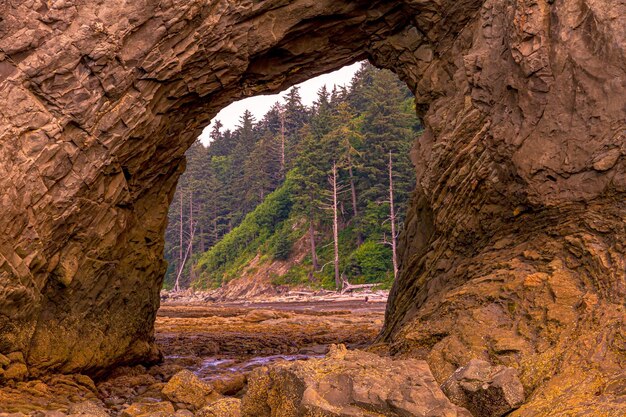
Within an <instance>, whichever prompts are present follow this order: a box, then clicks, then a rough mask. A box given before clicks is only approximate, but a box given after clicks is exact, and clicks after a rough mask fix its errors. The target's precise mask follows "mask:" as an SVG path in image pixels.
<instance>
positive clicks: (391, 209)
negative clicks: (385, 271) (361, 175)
mask: <svg viewBox="0 0 626 417" xmlns="http://www.w3.org/2000/svg"><path fill="white" fill-rule="evenodd" d="M389 221H390V222H391V254H392V261H393V278H394V279H396V278H397V277H398V257H397V248H396V212H395V210H394V206H393V164H392V161H391V151H389Z"/></svg>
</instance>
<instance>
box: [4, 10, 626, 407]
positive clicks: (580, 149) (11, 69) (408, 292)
mask: <svg viewBox="0 0 626 417" xmlns="http://www.w3.org/2000/svg"><path fill="white" fill-rule="evenodd" d="M7 3H8V4H7ZM7 3H3V4H1V5H0V16H1V17H2V19H3V20H2V21H0V100H2V103H3V106H2V108H0V126H1V127H2V129H1V130H0V191H1V192H0V207H1V208H2V216H1V217H0V231H2V233H0V303H1V304H0V352H4V353H8V352H12V351H22V352H25V353H26V357H27V362H28V364H29V366H30V370H31V373H35V374H36V373H38V372H42V371H49V370H59V371H63V372H71V371H78V370H84V371H90V372H96V371H97V370H100V369H103V368H106V367H109V366H112V365H115V364H119V363H125V362H134V361H145V360H150V359H156V358H157V357H158V353H157V352H156V350H155V349H154V347H153V344H152V337H153V336H152V334H153V325H152V323H153V320H154V316H155V312H156V309H157V307H158V290H159V287H160V284H161V280H162V276H163V273H164V269H165V265H164V262H163V260H162V252H163V231H164V227H165V221H166V213H167V208H168V204H169V202H170V200H171V198H172V193H173V191H174V187H175V184H176V180H177V178H178V176H179V175H180V173H181V172H182V170H183V168H184V162H183V154H184V151H185V149H186V148H187V147H188V146H189V145H190V144H191V143H192V142H193V140H194V138H195V137H196V136H197V135H198V134H199V132H200V128H201V127H202V126H205V125H206V124H207V123H208V121H209V119H210V118H211V117H212V116H213V115H214V114H216V113H217V111H218V110H219V109H221V108H223V107H224V106H225V105H227V104H228V103H230V102H231V101H233V100H235V99H238V98H240V97H242V96H247V95H253V94H260V93H263V92H269V91H275V90H278V89H282V88H284V87H286V86H288V85H291V84H294V83H296V82H299V81H302V80H304V79H307V78H310V77H312V76H314V75H317V74H320V73H322V72H325V71H328V70H331V69H335V68H338V67H340V66H342V65H344V64H348V63H351V62H354V61H356V60H358V59H362V58H369V59H370V60H371V61H372V62H374V63H375V64H376V65H378V66H381V67H386V68H390V69H392V70H393V71H395V72H396V73H397V74H398V75H399V76H400V77H401V78H402V79H403V80H405V81H406V82H407V84H408V85H409V87H410V88H411V89H412V90H413V91H414V93H415V95H416V100H417V104H418V112H419V113H420V115H421V116H422V117H423V119H424V122H425V124H426V126H427V130H426V133H425V134H424V135H423V136H422V137H420V138H419V140H418V142H417V143H416V146H415V150H414V153H413V156H414V161H415V163H416V171H417V172H416V175H417V178H418V185H417V189H416V192H415V195H414V198H413V201H412V204H411V207H410V210H409V213H408V217H407V226H406V231H405V233H404V235H403V238H402V247H403V249H402V256H401V257H402V259H401V265H402V273H401V276H400V278H399V280H398V282H397V283H396V285H395V287H394V289H393V292H392V297H391V300H390V303H389V306H388V311H387V322H386V330H385V331H384V333H383V335H382V338H381V340H384V341H386V342H388V343H389V345H390V347H391V350H392V352H393V353H408V354H410V355H413V356H417V357H421V358H424V359H427V360H428V362H429V364H430V366H431V368H432V370H433V374H434V375H435V377H436V378H437V379H438V380H439V381H440V382H442V381H443V380H445V379H446V378H447V377H448V376H449V375H450V374H451V373H452V372H453V371H454V370H455V369H456V368H457V367H459V366H461V365H464V364H466V363H467V362H468V361H469V360H470V359H471V358H473V357H479V358H483V359H489V360H491V361H492V362H498V363H503V364H505V365H508V366H514V367H517V368H519V370H520V377H521V380H522V383H523V384H524V387H525V389H526V391H527V396H528V397H530V403H529V405H528V407H534V409H535V410H540V411H541V412H545V413H551V412H555V411H554V410H555V409H552V408H550V407H559V404H563V401H565V400H568V399H575V401H576V402H577V403H578V404H583V405H584V404H585V403H593V404H596V405H597V407H603V408H598V409H602V410H610V409H611V407H618V405H616V404H617V402H616V401H614V399H615V397H616V396H618V395H620V393H621V392H620V390H623V388H620V387H623V383H622V382H623V377H619V375H618V374H619V371H620V370H621V369H622V367H623V366H624V362H625V361H626V330H625V329H624V323H623V322H624V314H625V313H624V305H623V300H624V296H626V277H625V272H624V271H625V270H626V259H625V253H626V230H625V227H626V226H625V225H626V203H625V202H624V201H626V200H625V197H626V133H625V126H626V121H625V117H626V109H625V107H624V97H625V96H626V95H625V94H626V64H625V63H626V56H625V55H626V53H625V50H626V45H625V42H626V22H625V16H626V6H625V5H624V4H623V3H622V2H620V1H619V0H585V1H583V0H581V1H576V2H573V1H566V0H534V1H526V0H503V1H495V0H494V1H491V0H486V1H482V0H466V1H452V0H450V1H448V0H443V1H435V0H419V1H418V0H402V1H395V2H388V1H337V0H333V1H330V0H315V1H313V0H296V1H282V0H275V1H239V2H233V1H218V0H216V1H209V0H196V1H188V0H186V1H182V0H162V1H157V0H144V1H134V2H126V1H121V0H119V1H109V2H106V3H101V2H97V1H86V0H83V1H81V0H75V1H72V0H67V1H57V2H44V1H37V0H31V1H27V2H10V3H9V2H7ZM20 3H21V4H20ZM582 369H584V370H585V371H584V372H582V371H581V370H582ZM555 373H556V376H554V375H555ZM581 375H582V376H581ZM620 378H621V379H620ZM546 381H547V382H546ZM620 381H622V382H620ZM540 387H541V390H539V391H535V390H536V389H537V388H540ZM574 387H577V388H574ZM533 392H536V393H537V394H536V395H534V396H533V395H532V394H533ZM541 392H543V393H546V395H545V396H542V395H540V393H541ZM528 394H530V395H528ZM559 396H562V397H559ZM554 398H560V399H561V400H560V401H554ZM611 404H613V405H611ZM583 405H581V407H583ZM596 405H594V407H595V406H596ZM583 408H584V407H583ZM615 409H616V408H615ZM520 412H524V409H522V410H521V411H520Z"/></svg>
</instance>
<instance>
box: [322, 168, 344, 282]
mask: <svg viewBox="0 0 626 417" xmlns="http://www.w3.org/2000/svg"><path fill="white" fill-rule="evenodd" d="M328 183H329V184H330V201H331V203H330V204H329V205H326V207H325V208H326V209H328V210H330V211H331V212H332V217H333V246H334V258H333V264H334V266H335V287H336V289H337V291H341V288H342V284H343V283H342V280H341V276H340V272H339V218H338V214H337V210H338V200H339V199H338V195H339V193H340V192H341V188H342V187H340V186H339V185H338V183H337V164H336V162H335V161H333V167H332V170H331V173H330V175H329V176H328Z"/></svg>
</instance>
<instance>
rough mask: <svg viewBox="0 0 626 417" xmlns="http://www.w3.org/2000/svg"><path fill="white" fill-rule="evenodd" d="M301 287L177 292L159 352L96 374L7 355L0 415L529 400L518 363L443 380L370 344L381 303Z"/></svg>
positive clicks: (360, 412) (456, 411)
mask: <svg viewBox="0 0 626 417" xmlns="http://www.w3.org/2000/svg"><path fill="white" fill-rule="evenodd" d="M370 296H371V295H370ZM193 297H199V295H197V294H196V295H193ZM302 297H304V298H307V296H306V294H299V295H294V296H293V298H294V300H292V302H284V301H283V302H265V303H238V304H234V303H233V304H230V305H216V304H212V303H206V302H196V303H194V304H189V299H188V298H189V296H187V298H185V297H183V298H180V297H169V298H170V299H171V300H174V299H176V300H177V301H170V302H167V303H165V304H164V305H163V306H162V308H161V310H160V311H159V316H158V319H157V324H156V329H157V343H158V345H159V347H160V349H161V351H162V353H163V361H162V362H161V363H160V364H158V365H154V366H151V367H144V366H135V367H121V368H117V369H116V370H114V371H113V372H111V373H110V374H108V375H104V376H100V377H99V378H95V379H92V378H90V377H89V376H86V375H79V374H74V375H51V376H46V377H43V378H39V379H36V380H27V379H28V378H27V377H28V375H27V374H26V368H25V367H22V366H19V363H20V361H23V359H21V358H17V357H11V358H6V359H7V360H5V359H3V358H0V359H1V361H0V364H1V365H2V369H3V374H2V375H3V378H4V385H3V386H2V387H0V416H11V417H23V416H38V417H62V416H68V415H69V416H94V417H105V416H121V417H144V416H145V417H148V416H161V417H166V416H167V417H170V416H172V417H174V416H177V417H194V416H196V417H200V416H202V417H240V416H250V417H253V416H278V417H290V416H294V417H295V416H346V417H347V416H372V417H373V416H429V417H436V416H445V417H454V416H459V417H460V416H464V417H470V416H500V415H503V414H505V413H507V412H509V411H511V410H512V409H514V408H516V407H517V406H519V405H520V404H521V403H522V402H523V400H524V392H523V388H522V385H521V384H520V383H519V380H518V379H517V374H516V371H515V370H513V369H512V368H505V367H503V366H499V367H492V366H490V365H489V364H488V363H487V362H484V361H478V360H475V361H472V362H470V363H469V364H468V366H466V367H464V368H462V369H459V371H457V372H456V373H455V374H454V375H453V376H452V377H451V378H450V379H449V380H448V381H446V383H445V384H444V385H443V386H440V384H439V383H438V382H437V381H436V380H435V378H434V377H433V375H432V373H431V372H430V369H429V367H428V365H427V363H426V362H424V361H420V360H415V359H391V358H389V357H385V350H384V348H383V347H379V348H373V349H369V350H370V351H365V350H363V349H366V348H367V346H369V345H371V343H372V342H373V341H374V339H375V337H376V336H377V334H378V333H379V332H380V329H381V328H382V324H383V315H384V308H385V303H384V302H380V301H371V300H369V297H368V301H365V296H362V295H361V296H341V297H335V298H336V299H335V300H334V301H329V300H326V299H323V300H320V299H318V301H314V300H312V299H310V298H307V300H306V301H303V299H302ZM374 298H376V296H374ZM295 299H299V301H297V300H295ZM331 299H332V297H331ZM182 302H185V303H182ZM338 343H340V344H338ZM346 346H348V347H349V349H348V348H346ZM373 351H376V352H377V353H378V354H376V353H373ZM14 356H15V355H14Z"/></svg>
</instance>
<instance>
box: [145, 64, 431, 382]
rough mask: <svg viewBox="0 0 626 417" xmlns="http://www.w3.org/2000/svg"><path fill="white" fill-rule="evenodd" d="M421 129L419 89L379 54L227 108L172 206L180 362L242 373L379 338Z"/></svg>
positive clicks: (168, 332) (195, 148) (171, 345)
mask: <svg viewBox="0 0 626 417" xmlns="http://www.w3.org/2000/svg"><path fill="white" fill-rule="evenodd" d="M421 131H422V125H421V123H420V120H419V118H418V117H417V116H416V112H415V105H414V96H413V94H412V93H411V91H410V90H409V89H408V88H407V87H406V85H405V84H404V83H403V82H402V81H401V80H399V79H398V77H397V75H395V74H394V73H392V72H391V71H389V70H381V69H378V68H376V67H374V66H373V65H371V64H370V63H369V62H365V61H364V62H357V63H355V64H352V65H350V66H346V67H344V68H342V69H340V70H337V71H335V72H333V73H330V74H326V75H323V76H320V77H317V78H314V79H312V80H309V81H307V82H304V83H302V84H299V85H296V86H293V87H291V88H289V89H288V90H286V91H284V92H283V93H281V94H276V95H273V96H265V97H262V98H261V99H259V98H257V97H254V98H252V99H246V100H242V101H240V102H237V103H234V105H231V106H229V107H227V108H225V109H224V110H222V112H220V113H219V114H218V115H217V116H216V117H215V118H213V120H212V122H211V124H210V125H209V126H208V127H207V128H206V129H205V130H204V132H203V134H202V135H201V136H200V137H199V138H198V139H197V140H196V141H195V142H194V143H193V145H192V146H191V147H190V148H189V150H188V151H187V153H186V160H187V163H186V170H185V173H184V174H183V175H182V176H181V177H180V179H179V182H178V185H177V189H176V192H175V195H174V197H173V199H172V203H171V206H170V210H169V215H168V227H167V230H166V233H165V259H166V260H167V262H168V269H167V273H166V275H165V279H164V290H163V291H162V293H161V302H162V305H161V309H160V311H159V314H158V316H157V321H156V339H157V343H158V344H159V347H160V348H161V350H162V351H163V354H164V356H165V360H166V362H168V361H169V362H172V363H178V364H181V363H182V364H184V365H185V366H187V367H188V368H189V369H191V370H193V371H194V372H196V373H198V374H199V375H200V376H202V377H204V378H207V379H211V380H212V379H216V378H217V379H220V378H221V379H226V380H230V379H232V378H233V376H232V374H233V370H238V371H246V370H248V368H253V367H256V366H260V365H263V364H266V363H268V362H273V361H276V360H285V359H287V360H296V359H306V358H309V357H317V356H320V355H323V354H325V353H327V352H328V349H329V348H330V345H331V344H339V343H342V344H346V345H347V346H348V347H353V348H363V347H365V346H368V345H370V344H371V343H372V342H373V341H374V340H375V338H376V336H377V335H378V334H379V332H380V330H381V328H382V324H383V320H384V311H385V307H386V301H387V297H388V292H389V289H390V287H391V285H392V284H393V282H394V279H395V277H396V275H397V271H398V262H399V259H398V258H399V257H398V254H397V252H398V248H397V246H398V236H399V235H400V232H401V230H402V229H403V222H404V213H406V206H407V204H408V201H409V199H410V195H411V193H412V192H413V190H414V188H415V168H414V165H413V163H412V162H411V159H410V150H411V148H412V146H413V144H414V142H415V141H416V140H417V139H418V137H419V135H420V134H421ZM390 180H391V181H390ZM390 202H393V204H390ZM235 375H238V373H237V372H235Z"/></svg>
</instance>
